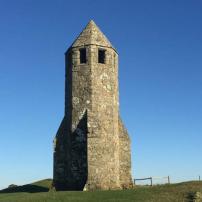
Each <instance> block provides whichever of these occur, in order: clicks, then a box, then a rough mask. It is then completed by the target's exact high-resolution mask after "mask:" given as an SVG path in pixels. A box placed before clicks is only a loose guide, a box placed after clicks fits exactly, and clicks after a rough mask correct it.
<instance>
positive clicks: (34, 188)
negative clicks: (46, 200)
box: [0, 184, 49, 194]
mask: <svg viewBox="0 0 202 202" xmlns="http://www.w3.org/2000/svg"><path fill="white" fill-rule="evenodd" d="M48 191H49V189H48V188H46V187H41V186H38V185H31V184H27V185H23V186H16V187H10V188H6V189H3V190H0V194H1V193H16V192H28V193H38V192H48Z"/></svg>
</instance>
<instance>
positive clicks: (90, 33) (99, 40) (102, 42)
mask: <svg viewBox="0 0 202 202" xmlns="http://www.w3.org/2000/svg"><path fill="white" fill-rule="evenodd" d="M89 44H93V45H98V46H105V47H109V48H113V46H112V44H111V43H110V41H109V40H108V39H107V37H106V36H105V35H104V34H103V33H102V31H101V30H100V29H99V27H98V26H97V25H96V24H95V22H94V21H93V20H90V21H89V23H88V24H87V25H86V27H85V28H84V29H83V31H82V32H81V33H80V35H79V36H78V37H77V39H76V40H75V41H74V42H73V44H72V46H71V47H78V46H84V45H89ZM113 49H114V48H113Z"/></svg>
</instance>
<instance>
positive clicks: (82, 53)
mask: <svg viewBox="0 0 202 202" xmlns="http://www.w3.org/2000/svg"><path fill="white" fill-rule="evenodd" d="M79 51H80V63H81V64H84V63H86V49H85V48H81V49H80V50H79Z"/></svg>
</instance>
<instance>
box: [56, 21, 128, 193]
mask: <svg viewBox="0 0 202 202" xmlns="http://www.w3.org/2000/svg"><path fill="white" fill-rule="evenodd" d="M65 61H66V74H65V116H64V118H63V120H62V123H61V125H60V127H59V129H58V132H57V134H56V137H55V139H54V177H53V178H54V180H53V183H54V186H55V188H56V190H84V189H85V190H95V189H103V190H108V189H120V188H129V187H130V186H132V179H131V153H130V139H129V136H128V133H127V130H126V129H125V127H124V125H123V123H122V121H121V118H120V116H119V90H118V54H117V52H116V50H115V49H114V47H113V46H112V45H111V43H110V42H109V41H108V39H107V38H106V37H105V35H104V34H103V33H102V32H101V31H100V29H99V28H98V27H97V25H96V24H95V23H94V22H93V21H92V20H91V21H90V22H89V23H88V25H87V26H86V27H85V29H84V30H83V31H82V32H81V34H80V35H79V37H78V38H77V39H76V40H75V41H74V43H73V44H72V45H71V46H70V48H69V49H68V50H67V51H66V53H65Z"/></svg>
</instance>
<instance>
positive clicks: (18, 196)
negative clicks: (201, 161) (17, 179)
mask: <svg viewBox="0 0 202 202" xmlns="http://www.w3.org/2000/svg"><path fill="white" fill-rule="evenodd" d="M51 182H52V181H51V180H50V179H47V180H42V181H39V182H35V183H32V184H29V185H24V186H18V187H12V188H7V189H4V190H2V191H0V202H81V201H82V202H94V201H95V202H105V201H106V202H133V201H134V202H186V201H187V202H191V201H192V195H193V193H195V192H197V191H200V192H202V182H194V181H193V182H184V183H178V184H171V185H156V186H153V187H149V186H136V187H135V188H134V189H133V190H120V191H95V192H73V191H69V192H68V191H64V192H54V191H50V192H48V190H49V187H50V185H51Z"/></svg>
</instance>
